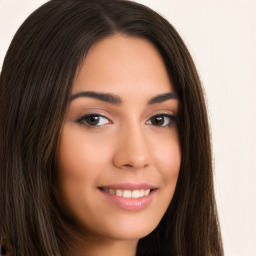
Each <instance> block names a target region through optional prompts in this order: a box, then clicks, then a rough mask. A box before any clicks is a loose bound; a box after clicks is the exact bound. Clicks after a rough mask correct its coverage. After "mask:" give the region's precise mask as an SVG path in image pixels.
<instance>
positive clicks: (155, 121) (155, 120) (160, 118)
mask: <svg viewBox="0 0 256 256" xmlns="http://www.w3.org/2000/svg"><path fill="white" fill-rule="evenodd" d="M164 122H165V117H164V116H155V117H153V118H152V120H151V123H152V125H160V126H162V125H163V124H164Z"/></svg>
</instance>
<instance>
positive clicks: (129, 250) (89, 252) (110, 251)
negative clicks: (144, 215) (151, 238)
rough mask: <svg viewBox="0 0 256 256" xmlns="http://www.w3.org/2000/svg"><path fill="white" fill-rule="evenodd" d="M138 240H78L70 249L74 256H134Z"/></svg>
mask: <svg viewBox="0 0 256 256" xmlns="http://www.w3.org/2000/svg"><path fill="white" fill-rule="evenodd" d="M137 244H138V240H124V241H123V240H115V239H107V238H99V237H97V238H88V237H86V238H84V239H81V238H80V239H79V241H78V242H76V243H75V244H74V246H73V248H72V254H71V255H76V256H102V255H111V256H135V255H136V247H137Z"/></svg>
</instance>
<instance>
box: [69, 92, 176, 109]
mask: <svg viewBox="0 0 256 256" xmlns="http://www.w3.org/2000/svg"><path fill="white" fill-rule="evenodd" d="M80 97H88V98H93V99H97V100H101V101H104V102H107V103H110V104H113V105H116V106H120V105H122V99H121V97H119V96H118V95H114V94H110V93H101V92H94V91H83V92H78V93H75V94H73V95H72V96H71V97H70V101H72V100H75V99H77V98H80ZM170 99H178V95H177V94H176V93H175V92H168V93H164V94H160V95H157V96H155V97H153V98H151V99H150V100H149V101H148V103H147V104H148V105H152V104H156V103H161V102H164V101H166V100H170Z"/></svg>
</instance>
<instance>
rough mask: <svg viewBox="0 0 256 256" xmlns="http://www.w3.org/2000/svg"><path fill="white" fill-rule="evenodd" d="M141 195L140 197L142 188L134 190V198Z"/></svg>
mask: <svg viewBox="0 0 256 256" xmlns="http://www.w3.org/2000/svg"><path fill="white" fill-rule="evenodd" d="M139 197H140V190H133V191H132V198H139Z"/></svg>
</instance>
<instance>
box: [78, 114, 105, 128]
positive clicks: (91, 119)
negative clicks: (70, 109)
mask: <svg viewBox="0 0 256 256" xmlns="http://www.w3.org/2000/svg"><path fill="white" fill-rule="evenodd" d="M77 122H78V123H81V124H84V125H86V126H88V127H90V126H96V127H98V126H101V125H104V124H108V123H109V120H108V119H107V118H106V117H104V116H101V115H98V114H89V115H85V116H83V117H81V118H79V119H78V120H77Z"/></svg>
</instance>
